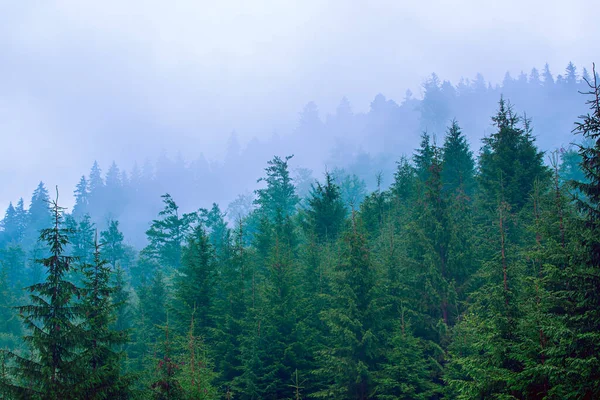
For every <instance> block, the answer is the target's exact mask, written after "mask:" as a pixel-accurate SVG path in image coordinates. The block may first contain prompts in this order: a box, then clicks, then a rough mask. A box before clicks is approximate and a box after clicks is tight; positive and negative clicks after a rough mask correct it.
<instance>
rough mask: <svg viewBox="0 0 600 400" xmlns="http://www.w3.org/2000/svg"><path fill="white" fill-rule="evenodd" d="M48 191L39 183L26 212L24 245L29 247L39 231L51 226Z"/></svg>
mask: <svg viewBox="0 0 600 400" xmlns="http://www.w3.org/2000/svg"><path fill="white" fill-rule="evenodd" d="M49 203H50V198H49V197H48V190H47V189H46V187H45V186H44V183H43V182H40V183H39V185H38V186H37V188H36V189H35V191H34V192H33V195H32V196H31V203H30V204H29V210H27V230H26V233H25V241H26V244H27V245H29V246H31V245H33V244H34V243H35V238H36V237H37V234H38V232H39V231H40V230H42V229H46V228H48V227H50V226H51V225H52V214H51V212H50V208H49V207H48V204H49Z"/></svg>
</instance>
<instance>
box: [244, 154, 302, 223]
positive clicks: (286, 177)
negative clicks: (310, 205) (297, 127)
mask: <svg viewBox="0 0 600 400" xmlns="http://www.w3.org/2000/svg"><path fill="white" fill-rule="evenodd" d="M292 157H293V156H287V157H285V158H284V159H281V158H280V157H278V156H275V157H273V159H272V160H270V161H269V162H268V167H267V168H265V172H266V174H267V176H266V177H264V178H260V179H259V180H258V182H265V183H266V185H267V187H266V188H263V189H258V190H256V195H257V198H256V200H255V201H254V203H255V204H256V205H257V206H258V207H259V209H260V210H261V211H260V212H261V213H262V214H263V215H265V216H266V217H267V218H268V219H269V220H270V221H271V222H273V221H274V220H275V218H276V217H277V215H281V216H282V217H283V218H287V217H288V216H291V215H292V214H294V212H295V210H296V205H297V204H298V201H299V199H298V196H297V195H296V189H295V187H294V185H293V183H292V178H291V177H290V172H289V169H288V161H289V160H290V159H291V158H292Z"/></svg>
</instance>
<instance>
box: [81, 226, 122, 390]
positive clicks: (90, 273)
mask: <svg viewBox="0 0 600 400" xmlns="http://www.w3.org/2000/svg"><path fill="white" fill-rule="evenodd" d="M107 264H108V263H107V262H106V260H103V259H102V258H101V255H100V244H99V243H98V238H97V235H96V238H95V240H94V256H93V263H92V264H84V265H83V268H82V272H83V276H84V278H83V285H82V288H81V293H82V295H83V296H82V301H81V306H80V307H81V312H82V313H83V314H84V315H85V322H84V323H83V329H84V333H83V337H84V340H83V348H84V351H83V353H82V354H81V356H80V357H79V362H80V363H81V368H82V369H83V370H84V371H86V372H85V375H84V379H83V381H82V382H81V383H79V384H78V385H77V386H76V388H74V390H75V391H77V392H78V393H79V396H80V397H79V398H82V399H127V398H129V384H130V382H129V381H130V379H129V378H126V377H124V376H123V375H122V373H121V368H120V362H121V360H122V358H123V354H122V353H121V351H120V350H119V348H120V346H121V345H123V344H125V343H127V342H128V337H127V334H126V332H125V331H117V330H115V329H114V327H113V322H114V319H115V305H114V303H113V301H112V298H111V297H112V296H113V294H114V293H115V288H114V287H113V286H112V285H111V282H110V278H111V270H110V267H109V266H108V265H107Z"/></svg>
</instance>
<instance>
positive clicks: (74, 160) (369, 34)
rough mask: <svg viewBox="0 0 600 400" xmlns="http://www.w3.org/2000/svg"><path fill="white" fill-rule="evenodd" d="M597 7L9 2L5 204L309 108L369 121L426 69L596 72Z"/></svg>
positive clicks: (68, 188) (3, 87) (1, 33)
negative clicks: (372, 110) (97, 167)
mask: <svg viewBox="0 0 600 400" xmlns="http://www.w3.org/2000/svg"><path fill="white" fill-rule="evenodd" d="M595 3H596V2H595V1H594V0H572V1H570V2H564V1H560V2H559V1H549V0H543V1H542V0H530V1H528V0H525V1H524V0H519V1H516V0H508V1H474V0H469V1H466V0H453V1H433V0H429V1H401V0H395V1H391V0H390V1H387V0H386V1H383V0H382V1H379V0H363V1H355V0H345V1H342V0H335V1H325V0H322V1H313V0H303V1H296V2H291V1H282V0H279V1H275V0H273V1H264V0H263V1H258V0H255V1H249V0H246V1H242V0H239V1H237V0H219V1H210V2H208V1H198V0H179V1H177V0H174V1H154V0H143V1H142V0H128V1H123V0H118V1H117V0H104V1H81V0H63V1H60V0H46V1H36V0H31V1H27V0H23V1H11V0H0V138H1V139H2V140H1V141H0V207H2V210H4V209H5V207H6V206H7V204H8V202H9V201H10V200H13V201H15V200H17V199H18V197H20V196H23V197H25V199H26V203H28V201H29V196H30V195H31V192H32V191H33V189H34V188H35V186H36V185H37V182H38V181H39V180H44V182H45V183H46V185H47V186H48V187H53V186H54V185H55V184H58V185H59V186H60V187H61V188H62V191H63V193H65V194H66V195H68V196H70V195H71V192H72V190H73V187H74V185H75V183H76V182H77V180H78V177H79V176H80V175H81V174H82V173H87V172H88V169H89V167H90V166H91V163H92V161H93V160H94V159H98V160H99V161H100V162H101V163H102V164H103V166H104V169H106V168H107V167H108V163H109V162H110V161H112V160H113V159H114V160H116V161H117V163H119V164H120V165H124V166H126V167H129V166H130V164H131V160H133V159H138V160H140V161H143V159H144V157H146V156H151V157H156V155H157V154H158V152H159V151H160V149H162V148H165V149H167V150H168V151H170V152H172V151H175V150H176V149H180V150H182V152H183V155H184V156H185V157H186V158H188V159H192V158H196V157H197V156H198V155H199V153H200V152H203V153H204V154H205V155H206V156H207V157H209V158H211V157H212V158H214V157H219V156H220V154H221V153H222V151H223V149H224V146H225V141H226V139H227V137H228V135H229V133H230V132H231V131H232V130H235V131H236V132H237V133H238V134H239V136H240V138H241V139H242V142H244V141H246V140H248V139H249V138H250V137H252V136H254V135H257V136H263V137H266V136H268V135H271V134H272V133H273V132H275V131H277V132H281V133H284V132H287V131H289V130H290V129H291V128H293V126H294V124H295V123H296V119H297V115H298V112H299V111H300V110H301V109H302V107H303V105H304V104H305V103H307V102H308V101H311V100H314V101H315V102H316V103H317V104H318V106H319V109H320V111H321V115H322V116H323V115H324V114H326V113H327V112H331V111H332V110H333V109H334V108H335V106H336V105H337V103H338V102H339V100H340V98H341V97H342V96H344V95H345V96H347V97H348V98H349V100H350V102H351V103H352V105H353V108H354V109H355V110H357V111H367V110H368V107H369V103H370V101H371V100H372V99H373V97H374V96H375V95H376V94H377V93H380V92H381V93H383V94H385V95H386V96H387V97H390V98H393V99H396V100H398V101H400V100H401V99H402V97H403V96H404V92H405V90H406V89H407V88H410V89H412V90H413V91H414V92H415V94H416V95H419V87H420V84H421V83H422V82H423V80H424V79H425V78H426V76H427V75H429V74H430V73H431V72H436V73H438V75H440V77H441V78H442V79H449V80H451V81H453V82H456V81H457V80H458V79H459V78H460V77H461V76H464V77H470V78H472V77H474V76H475V74H476V73H477V72H481V73H483V74H484V76H485V78H486V79H488V80H491V81H492V82H499V81H501V79H502V76H503V75H504V73H505V71H506V70H509V71H510V72H511V73H512V74H513V76H515V75H516V74H518V73H519V72H520V71H521V70H526V71H529V69H530V68H531V67H533V66H537V67H538V68H541V67H542V66H543V65H544V63H545V62H548V63H550V66H551V68H552V71H553V73H554V74H558V73H562V72H563V70H564V67H565V66H566V64H567V63H568V62H569V61H573V62H574V63H575V64H576V65H578V66H588V67H589V66H590V65H591V62H592V61H594V57H595V56H598V55H600V42H599V41H598V40H597V39H598V38H599V37H600V25H598V23H597V15H598V12H597V8H598V7H597V6H594V4H595ZM594 9H595V10H594ZM596 61H599V62H600V60H596ZM117 141H118V142H117ZM115 143H118V145H115ZM259 161H260V162H263V163H264V162H265V161H266V160H259Z"/></svg>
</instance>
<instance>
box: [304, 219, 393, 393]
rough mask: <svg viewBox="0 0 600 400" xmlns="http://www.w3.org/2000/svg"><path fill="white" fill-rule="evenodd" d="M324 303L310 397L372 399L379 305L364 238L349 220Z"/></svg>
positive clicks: (378, 348)
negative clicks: (318, 384)
mask: <svg viewBox="0 0 600 400" xmlns="http://www.w3.org/2000/svg"><path fill="white" fill-rule="evenodd" d="M330 304H331V305H332V306H331V308H329V309H327V310H324V311H323V312H322V315H321V317H322V318H323V321H324V323H325V324H326V327H327V328H326V335H327V338H326V344H327V347H326V348H325V349H324V350H322V351H321V352H320V354H319V355H318V362H319V366H318V368H317V369H316V371H315V373H316V374H317V376H318V377H319V378H320V379H321V380H322V382H323V383H324V386H323V387H322V388H321V390H319V391H318V392H317V393H315V396H316V397H321V398H336V399H365V400H366V399H369V398H372V397H373V396H374V395H375V384H374V379H375V375H376V372H377V370H378V364H379V362H380V361H381V357H382V351H383V347H382V346H381V342H382V340H383V338H382V337H381V335H380V332H379V329H380V324H381V311H382V304H381V303H380V296H379V293H378V286H377V273H376V271H375V269H374V267H373V264H372V261H371V259H370V254H369V248H368V245H367V241H366V236H365V235H364V233H362V232H361V230H360V227H359V226H358V224H357V222H356V221H355V219H353V224H352V227H351V228H350V230H349V231H348V232H346V233H345V234H344V237H343V252H342V255H341V257H340V260H339V263H338V265H336V267H335V271H334V274H333V276H332V298H331V301H330Z"/></svg>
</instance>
